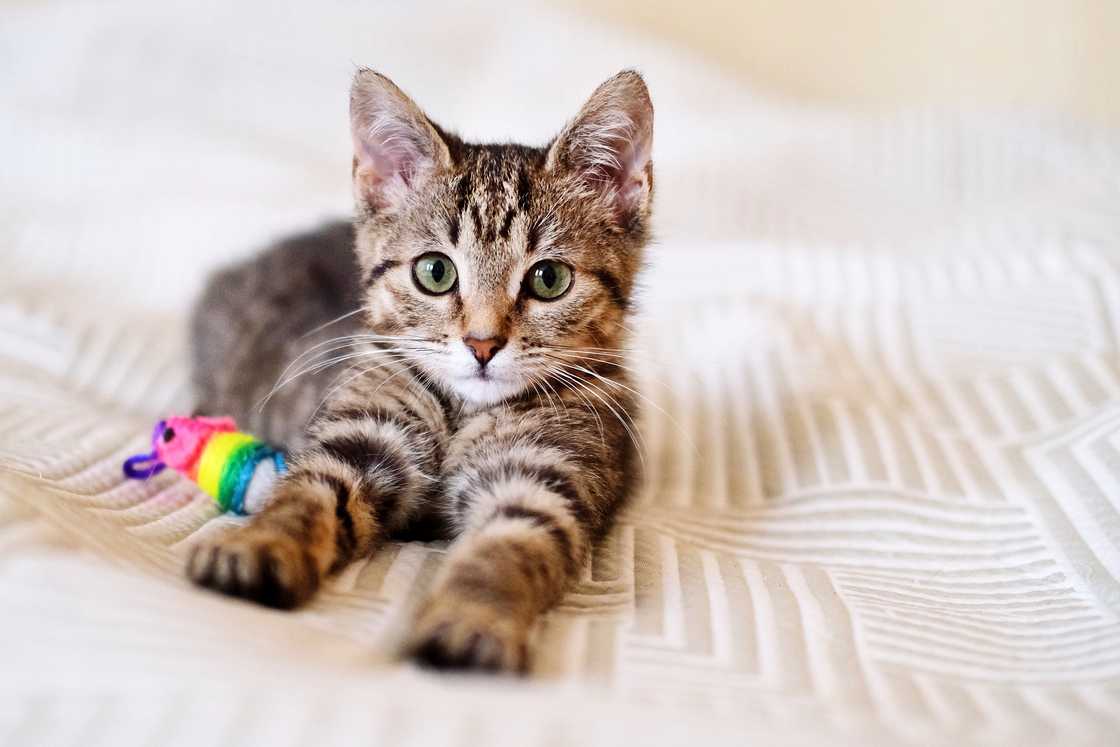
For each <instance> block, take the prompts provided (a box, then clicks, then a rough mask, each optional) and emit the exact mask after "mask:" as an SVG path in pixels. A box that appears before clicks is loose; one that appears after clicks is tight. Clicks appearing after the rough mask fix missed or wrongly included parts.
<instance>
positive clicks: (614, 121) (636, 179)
mask: <svg viewBox="0 0 1120 747" xmlns="http://www.w3.org/2000/svg"><path fill="white" fill-rule="evenodd" d="M652 147H653V103H652V102H651V101H650V98H649V91H648V90H647V89H646V84H645V81H643V80H642V76H640V75H638V73H636V72H634V71H633V70H625V71H623V72H621V73H619V74H618V75H616V76H614V77H613V78H611V79H610V80H608V81H606V82H605V83H603V84H602V85H600V86H599V87H598V88H597V89H595V93H593V94H591V98H590V99H588V100H587V103H586V104H584V105H583V108H582V109H580V112H579V114H578V115H576V118H575V119H573V120H572V121H571V122H569V123H568V126H567V127H565V128H564V131H563V132H561V133H560V136H559V137H558V138H556V142H555V143H553V145H552V147H551V148H550V149H549V152H548V167H549V168H550V169H571V170H574V171H575V172H576V173H577V174H578V175H579V176H580V177H581V178H582V179H583V180H584V181H585V183H586V184H587V185H588V186H589V187H591V188H592V189H593V190H594V191H595V192H596V193H597V195H598V196H599V197H600V198H602V199H604V200H607V201H608V202H609V203H610V204H611V206H612V207H613V208H614V210H615V213H616V215H617V217H618V219H619V222H620V223H621V224H622V225H624V226H626V225H629V223H630V221H631V220H632V219H633V218H634V217H636V216H638V215H641V214H643V213H644V212H645V211H646V209H647V208H648V206H649V197H650V192H651V190H652V188H653V167H652V164H651V162H650V150H651V149H652Z"/></svg>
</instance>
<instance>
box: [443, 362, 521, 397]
mask: <svg viewBox="0 0 1120 747" xmlns="http://www.w3.org/2000/svg"><path fill="white" fill-rule="evenodd" d="M453 381H454V389H455V390H456V391H457V392H458V394H459V396H461V397H462V398H463V399H465V400H467V401H469V402H474V403H477V404H494V403H496V402H500V401H502V400H504V399H508V398H510V397H513V396H515V395H516V394H517V393H518V392H520V391H521V389H522V388H523V385H522V383H521V381H519V380H518V379H515V378H509V377H506V376H501V375H498V374H496V373H495V372H493V371H488V370H486V369H481V370H477V371H475V372H474V373H471V374H468V375H466V376H459V377H457V378H455V379H453Z"/></svg>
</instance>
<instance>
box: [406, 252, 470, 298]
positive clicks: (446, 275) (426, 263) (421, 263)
mask: <svg viewBox="0 0 1120 747" xmlns="http://www.w3.org/2000/svg"><path fill="white" fill-rule="evenodd" d="M412 279H413V280H415V281H416V285H418V286H419V287H420V290H422V291H424V292H425V293H431V294H433V295H437V296H438V295H442V294H444V293H447V292H448V291H449V290H451V289H452V288H454V287H455V281H456V280H458V279H459V273H458V272H456V271H455V263H454V262H452V261H451V258H450V257H448V256H447V255H446V254H440V253H439V252H429V253H428V254H424V255H421V256H420V258H419V259H417V260H416V261H415V262H413V264H412Z"/></svg>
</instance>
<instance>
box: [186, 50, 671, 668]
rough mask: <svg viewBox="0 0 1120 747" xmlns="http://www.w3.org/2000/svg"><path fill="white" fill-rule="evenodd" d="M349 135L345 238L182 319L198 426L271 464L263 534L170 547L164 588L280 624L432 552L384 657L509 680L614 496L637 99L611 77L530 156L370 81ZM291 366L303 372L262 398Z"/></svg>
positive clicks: (301, 251) (317, 238)
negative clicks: (326, 589)
mask: <svg viewBox="0 0 1120 747" xmlns="http://www.w3.org/2000/svg"><path fill="white" fill-rule="evenodd" d="M350 112H351V129H352V135H353V142H354V152H355V155H354V160H353V168H352V177H353V186H354V196H355V205H356V215H355V218H354V221H353V224H352V227H351V226H348V225H343V224H338V225H331V226H327V227H325V228H323V229H321V230H320V231H318V232H316V233H312V234H309V235H307V236H303V237H299V238H296V239H293V240H290V241H288V242H285V243H283V244H281V245H279V246H277V247H275V248H274V249H272V250H271V251H269V252H268V253H266V254H265V255H264V256H262V257H260V258H258V259H254V260H251V261H249V262H247V263H245V264H243V265H241V266H239V267H235V268H233V269H231V270H227V271H226V272H224V273H222V274H221V275H219V276H218V277H217V278H216V279H215V280H214V282H213V283H212V284H211V286H210V287H209V288H208V290H207V292H206V295H205V296H204V298H203V302H202V303H201V304H200V305H199V307H198V309H197V311H196V315H195V320H194V332H195V339H194V364H195V372H194V373H195V384H196V387H197V392H198V395H199V401H200V405H201V411H203V412H209V413H214V414H229V415H234V416H235V417H237V418H238V420H239V421H240V422H241V423H242V425H243V426H244V427H245V428H246V429H247V430H251V431H255V432H256V433H258V434H259V435H261V436H264V437H267V438H269V439H270V440H273V441H275V442H278V443H283V444H286V445H287V446H288V447H289V449H291V450H292V451H293V454H294V455H293V457H292V458H291V460H290V471H289V472H288V473H287V475H285V476H284V477H283V478H282V479H281V480H280V481H279V482H278V484H277V486H276V488H275V492H274V496H273V498H272V501H271V503H270V504H269V505H268V506H267V508H265V509H264V511H262V512H261V513H260V514H258V515H256V516H253V517H252V518H251V520H250V521H249V523H248V524H247V525H245V526H244V527H240V528H237V529H235V530H233V531H231V532H230V533H228V534H226V535H224V536H222V537H220V538H218V539H213V540H207V541H203V542H202V543H201V544H199V545H198V546H197V547H195V548H194V550H193V552H192V554H191V556H190V559H189V561H188V566H187V573H188V575H189V576H190V578H191V579H192V580H193V581H194V582H195V583H197V584H199V585H202V586H206V587H209V588H212V589H215V590H217V591H220V592H224V593H226V594H231V595H234V596H239V597H244V598H247V599H251V600H254V601H257V602H260V603H263V604H267V605H271V606H275V607H282V608H290V607H294V606H296V605H299V604H302V603H303V602H306V601H307V600H308V599H309V598H310V597H311V596H312V595H313V594H314V593H315V590H316V589H317V588H318V587H319V585H320V584H321V583H322V581H323V578H324V577H325V576H327V575H329V574H331V573H334V572H336V571H338V570H339V569H341V568H342V567H344V566H345V565H346V564H347V563H349V562H350V561H352V560H354V559H356V558H360V557H363V556H367V555H369V554H370V553H372V552H374V551H376V550H377V548H378V546H379V545H381V544H382V543H383V542H384V541H385V540H386V539H388V538H390V537H398V536H405V535H409V534H413V533H416V532H418V531H419V530H420V529H422V528H423V527H430V526H433V525H434V526H437V527H442V528H443V531H444V533H445V534H446V535H447V536H449V537H455V538H456V539H455V542H454V544H453V545H452V547H451V549H450V551H449V553H448V558H447V561H446V563H445V565H444V566H443V568H442V569H441V572H440V574H439V576H438V578H437V579H436V580H435V582H434V588H433V590H432V592H431V595H430V597H429V599H428V601H427V602H426V603H425V604H424V605H422V606H421V608H420V609H419V612H418V617H417V619H416V620H415V623H414V625H413V626H412V628H411V633H410V638H409V640H408V641H407V643H406V653H408V654H409V655H411V656H413V657H415V658H416V659H417V660H418V661H419V662H420V663H421V664H424V665H429V666H434V667H441V668H465V669H475V670H488V671H511V672H521V671H525V669H526V667H527V665H528V652H527V641H528V637H529V633H530V631H531V629H532V628H533V625H534V622H535V621H536V620H537V619H538V618H539V617H540V615H541V614H542V613H543V612H545V611H546V610H548V609H549V608H550V607H551V606H552V605H553V604H555V603H556V602H557V600H558V599H559V598H560V597H561V595H562V594H563V593H564V591H565V590H566V589H567V588H568V587H569V586H570V585H571V584H572V583H573V581H574V580H575V579H576V578H577V577H578V576H579V575H580V573H581V570H582V569H583V568H584V566H585V565H586V563H587V562H588V558H589V555H590V553H591V549H592V547H593V544H594V543H595V542H596V541H597V540H598V539H599V538H600V537H601V536H602V535H603V533H604V532H606V531H607V530H608V529H609V527H610V524H611V521H612V518H613V516H614V514H615V513H616V511H617V510H618V508H619V506H620V505H621V504H622V502H623V501H624V500H625V498H626V496H627V494H628V493H629V492H630V490H631V488H632V486H633V485H634V484H635V481H636V479H637V477H638V469H637V464H636V458H635V457H636V452H635V445H634V439H633V438H632V434H631V432H630V431H631V429H632V428H633V427H634V425H633V422H634V418H635V416H636V406H635V393H634V392H633V390H632V384H631V382H630V381H629V379H628V377H627V373H626V372H627V367H626V358H625V354H624V350H625V345H626V342H627V327H626V324H625V323H626V320H627V318H628V315H629V313H630V310H631V297H632V293H633V289H634V281H635V275H636V273H637V271H638V269H639V266H640V264H641V256H642V250H643V246H644V245H645V244H646V241H647V237H648V230H649V229H648V225H649V216H650V201H651V197H652V188H653V171H652V163H651V161H650V148H651V144H652V135H653V107H652V104H651V102H650V99H649V94H648V92H647V90H646V87H645V84H644V83H643V81H642V79H641V77H640V76H639V75H638V74H637V73H634V72H629V71H627V72H623V73H620V74H618V75H616V76H615V77H613V78H611V79H610V80H608V81H606V82H605V83H603V84H602V85H601V86H600V87H599V88H598V89H597V90H596V91H595V93H594V94H593V95H592V96H591V98H590V99H589V100H588V101H587V103H586V104H585V105H584V107H583V108H582V110H581V111H580V112H579V114H578V115H577V116H576V118H575V119H574V120H573V121H572V122H570V123H569V124H568V125H567V126H566V127H565V128H564V130H563V131H562V132H561V133H560V135H559V136H558V137H557V138H556V139H555V140H554V141H553V142H552V143H550V144H549V145H548V146H546V147H544V148H532V147H526V146H521V145H471V144H468V143H464V142H462V141H461V140H459V139H458V138H457V137H455V136H453V135H451V134H449V133H447V132H445V131H444V130H442V129H440V128H439V127H438V126H437V125H435V124H434V123H432V122H431V121H430V120H429V119H428V118H427V117H426V116H425V115H424V114H423V113H422V112H421V111H420V109H419V108H417V106H416V105H415V104H414V103H413V102H412V101H411V100H410V99H409V98H408V97H407V96H406V95H405V94H404V93H403V92H401V90H400V89H398V88H397V87H396V86H395V85H394V84H393V83H392V82H390V81H389V80H388V79H387V78H385V77H384V76H382V75H380V74H378V73H375V72H373V71H370V70H361V71H359V72H358V73H357V75H356V76H355V78H354V82H353V86H352V88H351V93H350ZM351 245H352V248H351ZM359 309H360V312H359V311H358V310H359ZM350 311H354V312H355V313H354V314H350V315H349V316H347V317H345V318H344V319H341V320H339V321H338V322H337V323H335V324H328V323H329V322H331V320H332V319H335V318H337V317H339V316H340V315H343V314H346V313H347V312H350ZM316 345H318V346H319V347H318V348H317V350H318V351H319V352H320V353H322V354H323V356H324V357H326V358H327V360H326V361H325V362H324V363H322V364H320V366H319V367H316V366H315V365H313V364H311V362H312V361H315V360H316V358H315V355H314V351H312V353H311V354H309V355H307V356H304V358H302V359H300V362H299V363H297V365H295V366H293V367H292V369H290V370H289V371H288V372H287V373H286V374H283V371H284V366H286V365H287V364H288V363H289V361H291V360H292V358H294V357H296V353H297V352H299V351H304V350H306V349H308V348H310V347H312V346H316ZM335 361H345V362H347V363H349V364H350V368H349V369H346V370H345V371H344V372H342V373H341V374H340V373H339V369H338V368H334V369H331V368H330V364H331V363H332V362H335ZM300 364H307V365H302V368H301V365H300ZM300 371H304V372H305V375H302V376H295V374H298V373H299V372H300ZM282 374H283V379H284V380H290V381H288V383H286V384H284V385H283V386H281V387H280V388H279V390H278V392H277V394H276V396H275V397H273V399H272V401H271V402H269V403H268V405H267V406H266V407H265V408H264V409H263V411H262V412H259V411H258V408H257V407H256V405H257V403H258V401H259V400H260V399H261V398H262V397H263V396H264V395H266V394H267V392H268V391H269V390H270V389H271V388H272V385H273V383H274V382H276V381H277V380H278V379H280V378H282ZM293 377H294V378H293ZM281 383H283V381H282V382H281ZM276 413H280V414H279V415H277V414H276ZM309 419H310V424H309V425H307V426H306V427H304V424H305V423H307V422H308V420H309Z"/></svg>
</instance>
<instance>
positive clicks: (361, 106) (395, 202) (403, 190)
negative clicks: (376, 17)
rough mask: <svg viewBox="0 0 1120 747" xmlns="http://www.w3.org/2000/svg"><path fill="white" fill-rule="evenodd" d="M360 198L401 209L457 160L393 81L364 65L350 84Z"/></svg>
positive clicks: (371, 205)
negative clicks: (411, 195)
mask: <svg viewBox="0 0 1120 747" xmlns="http://www.w3.org/2000/svg"><path fill="white" fill-rule="evenodd" d="M350 134H351V136H352V137H353V140H354V197H355V199H356V200H357V201H358V203H359V207H360V208H361V207H362V206H365V207H366V208H367V209H369V210H371V211H373V212H381V211H388V212H392V211H394V210H396V209H398V208H399V207H400V206H401V205H402V203H403V202H404V201H405V200H406V199H407V198H408V195H409V193H410V192H411V191H412V190H415V189H416V188H417V187H419V186H420V185H421V184H423V182H424V181H425V180H426V179H428V178H429V177H430V176H431V175H432V174H433V173H434V172H436V171H437V170H439V169H441V168H446V167H447V166H449V165H450V163H451V156H450V154H449V152H448V149H447V144H446V143H445V142H444V141H443V138H441V137H440V135H439V133H438V132H436V130H435V128H434V127H432V124H431V122H429V121H428V118H427V117H426V116H424V112H422V111H420V108H419V107H418V106H416V104H414V103H413V101H412V99H410V98H409V97H408V96H406V95H405V93H404V92H403V91H401V89H399V88H397V87H396V85H394V83H393V81H391V80H389V79H388V78H386V77H385V76H384V75H381V74H380V73H377V72H374V71H373V70H368V69H365V68H363V69H361V70H359V71H358V72H357V74H356V75H355V76H354V82H353V83H352V84H351V86H350Z"/></svg>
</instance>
